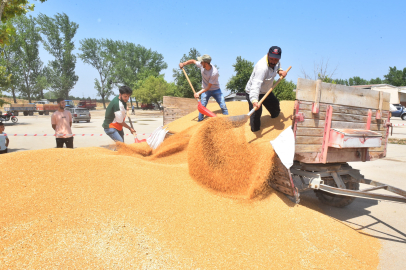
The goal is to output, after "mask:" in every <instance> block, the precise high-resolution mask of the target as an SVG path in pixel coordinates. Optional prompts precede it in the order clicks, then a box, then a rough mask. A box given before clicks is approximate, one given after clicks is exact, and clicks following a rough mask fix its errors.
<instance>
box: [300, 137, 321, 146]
mask: <svg viewBox="0 0 406 270" xmlns="http://www.w3.org/2000/svg"><path fill="white" fill-rule="evenodd" d="M295 142H296V144H320V145H321V144H322V143H323V136H321V137H313V136H296V140H295Z"/></svg>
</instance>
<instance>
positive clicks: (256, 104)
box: [252, 102, 259, 110]
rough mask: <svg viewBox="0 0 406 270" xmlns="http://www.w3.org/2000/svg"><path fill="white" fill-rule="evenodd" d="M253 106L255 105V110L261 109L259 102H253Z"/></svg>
mask: <svg viewBox="0 0 406 270" xmlns="http://www.w3.org/2000/svg"><path fill="white" fill-rule="evenodd" d="M252 106H254V108H255V110H258V109H259V106H258V102H253V103H252Z"/></svg>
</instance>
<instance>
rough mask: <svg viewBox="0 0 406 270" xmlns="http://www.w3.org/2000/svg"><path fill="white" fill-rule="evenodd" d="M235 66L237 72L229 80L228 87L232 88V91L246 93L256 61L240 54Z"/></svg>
mask: <svg viewBox="0 0 406 270" xmlns="http://www.w3.org/2000/svg"><path fill="white" fill-rule="evenodd" d="M233 67H234V71H235V73H236V74H235V75H233V76H232V77H231V79H230V80H229V81H228V83H227V85H226V88H227V89H228V90H230V91H231V93H244V92H245V86H246V85H247V83H248V81H249V79H250V77H251V73H252V71H253V70H254V63H253V62H250V61H248V60H245V59H243V58H241V56H238V57H237V59H236V63H235V64H234V65H233Z"/></svg>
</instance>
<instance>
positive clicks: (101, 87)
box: [78, 38, 116, 108]
mask: <svg viewBox="0 0 406 270" xmlns="http://www.w3.org/2000/svg"><path fill="white" fill-rule="evenodd" d="M79 43H80V45H81V46H80V48H79V50H81V51H82V53H81V54H78V56H79V58H80V59H82V61H83V62H84V63H86V64H89V65H91V66H92V67H94V68H95V69H96V70H97V72H98V73H99V76H100V80H98V79H97V78H95V79H94V80H95V81H94V86H95V89H96V90H97V95H98V96H100V97H101V98H102V100H103V106H104V108H106V102H105V99H107V98H109V97H110V96H111V95H112V94H113V91H112V88H113V87H112V84H111V83H110V81H111V80H112V79H113V78H112V76H113V72H114V70H113V52H114V48H115V47H116V44H115V42H114V41H112V40H110V39H95V38H85V39H83V40H81V41H79Z"/></svg>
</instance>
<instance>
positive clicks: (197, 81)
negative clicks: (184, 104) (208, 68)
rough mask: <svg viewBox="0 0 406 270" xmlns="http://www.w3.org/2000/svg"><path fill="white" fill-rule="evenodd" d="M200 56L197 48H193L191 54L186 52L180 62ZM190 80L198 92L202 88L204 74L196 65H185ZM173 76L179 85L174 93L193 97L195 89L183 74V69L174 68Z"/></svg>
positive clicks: (179, 95)
mask: <svg viewBox="0 0 406 270" xmlns="http://www.w3.org/2000/svg"><path fill="white" fill-rule="evenodd" d="M199 56H200V53H199V52H198V51H197V50H196V49H195V48H191V49H190V51H189V54H188V55H186V54H184V55H183V57H182V58H181V59H180V62H186V61H187V60H190V59H195V60H196V59H197V57H199ZM184 70H185V71H186V73H187V75H188V77H189V79H190V82H191V83H192V85H193V88H194V89H195V91H196V92H198V91H200V90H201V89H202V74H201V71H200V69H199V68H198V67H196V65H193V64H191V65H187V66H185V67H184ZM173 78H174V81H175V85H176V87H177V89H176V91H174V92H173V95H174V96H176V97H185V98H193V91H192V89H191V88H190V85H189V83H188V81H187V79H186V77H185V74H183V71H182V70H180V69H179V68H177V69H173Z"/></svg>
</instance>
